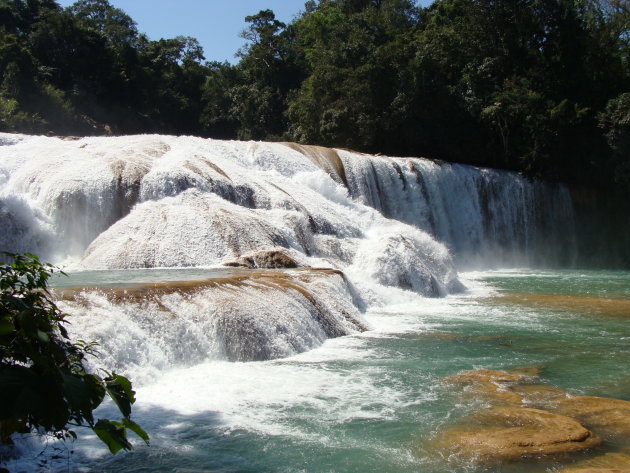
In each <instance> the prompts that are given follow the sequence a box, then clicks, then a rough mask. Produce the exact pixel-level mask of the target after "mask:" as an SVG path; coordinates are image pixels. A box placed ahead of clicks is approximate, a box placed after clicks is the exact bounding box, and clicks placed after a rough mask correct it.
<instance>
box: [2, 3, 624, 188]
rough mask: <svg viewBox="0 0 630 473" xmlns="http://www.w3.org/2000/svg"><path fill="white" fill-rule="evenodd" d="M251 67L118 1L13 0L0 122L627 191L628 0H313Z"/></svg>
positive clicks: (241, 54) (268, 17) (261, 33)
mask: <svg viewBox="0 0 630 473" xmlns="http://www.w3.org/2000/svg"><path fill="white" fill-rule="evenodd" d="M246 21H247V24H248V27H247V28H246V29H245V30H244V31H243V32H242V33H241V34H242V36H243V37H244V38H245V39H246V40H247V43H246V46H245V47H244V48H243V49H242V50H240V51H238V53H237V56H238V58H239V60H238V63H236V64H234V65H231V64H229V63H219V62H206V60H205V58H204V55H203V50H202V48H201V46H200V45H199V43H198V42H197V40H195V39H194V38H191V37H176V38H170V39H159V40H151V39H149V38H148V37H147V36H146V35H145V34H142V33H140V32H139V31H138V29H137V27H136V23H135V22H134V21H133V19H132V18H130V17H129V16H128V15H127V14H126V13H125V12H123V11H122V10H120V9H117V8H114V7H113V6H112V5H110V4H109V2H108V1H107V0H79V1H77V2H76V3H75V4H73V5H72V6H70V7H68V8H62V7H60V6H59V5H58V4H57V3H56V2H55V1H54V0H0V71H1V73H2V76H1V80H0V130H1V131H19V132H28V133H51V134H59V135H68V134H77V135H79V134H80V135H85V134H128V133H145V132H156V133H170V134H192V135H199V136H206V137H214V138H236V139H256V140H291V141H298V142H303V143H310V144H320V145H326V146H336V147H346V148H352V149H355V150H359V151H365V152H371V153H383V154H388V155H398V156H401V155H409V156H411V155H413V156H427V157H431V158H435V159H442V160H448V161H456V162H464V163H469V164H477V165H485V166H492V167H501V168H507V169H514V170H519V171H523V172H526V173H528V174H529V175H534V176H543V177H545V178H548V179H560V180H562V181H565V182H568V183H569V184H571V185H572V186H577V187H579V186H588V187H593V186H596V187H606V188H612V187H614V188H616V189H617V190H618V191H619V192H623V193H627V192H628V190H629V189H630V56H629V53H630V4H629V3H628V1H627V0H436V1H435V2H434V3H433V4H432V5H431V6H429V7H428V8H421V7H418V6H417V5H416V4H415V3H414V1H412V0H319V1H315V0H310V1H308V2H306V4H305V5H304V9H303V11H302V12H301V13H300V14H299V15H297V16H296V17H295V18H294V19H293V21H292V22H291V23H290V24H284V23H282V22H280V21H278V20H277V19H276V18H275V15H274V13H273V12H272V11H270V10H263V11H260V12H258V13H257V14H254V15H252V16H249V17H247V18H246Z"/></svg>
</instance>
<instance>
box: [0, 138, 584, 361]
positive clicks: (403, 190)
mask: <svg viewBox="0 0 630 473" xmlns="http://www.w3.org/2000/svg"><path fill="white" fill-rule="evenodd" d="M572 225H573V220H572V213H571V202H570V198H569V196H568V192H567V191H566V190H565V189H564V188H562V187H560V186H554V185H550V184H545V183H540V182H531V181H528V180H526V179H525V178H523V177H522V176H519V175H517V174H515V173H510V172H504V171H496V170H490V169H481V168H474V167H470V166H463V165H451V164H438V163H435V162H433V161H429V160H426V159H418V158H386V157H377V156H369V155H363V154H360V153H353V152H350V151H343V150H333V149H327V148H320V147H314V146H301V145H296V144H293V143H256V142H227V141H217V140H210V139H201V138H194V137H173V136H157V135H142V136H126V137H115V138H102V137H101V138H80V139H61V138H49V137H31V136H22V135H9V134H0V228H1V232H0V251H10V252H25V251H29V252H33V253H37V254H39V255H41V257H42V259H43V260H45V261H51V262H53V263H55V264H59V265H62V266H64V268H65V269H67V270H69V271H81V270H116V269H138V268H182V267H207V268H218V267H222V264H224V263H226V262H228V261H231V260H234V259H235V258H238V257H240V256H243V255H246V254H252V253H254V252H258V251H263V250H282V251H283V252H285V253H286V254H287V255H289V256H290V257H291V258H293V259H294V260H295V261H296V262H297V264H298V265H299V266H302V267H304V269H297V270H291V271H285V272H278V271H276V272H270V271H266V272H260V273H258V274H254V273H251V275H250V276H243V275H240V274H239V273H238V272H236V273H230V274H228V275H227V276H226V275H224V274H223V275H222V276H221V281H220V282H218V281H217V280H216V278H214V279H213V277H211V276H205V277H203V278H202V279H203V281H204V282H196V283H195V284H196V285H191V284H187V285H186V284H184V285H183V284H179V283H172V284H170V285H167V286H159V287H158V286H155V285H154V286H151V287H150V288H147V287H146V285H145V286H142V285H140V286H136V287H131V288H127V289H125V290H124V291H122V292H121V291H113V290H103V289H94V288H93V289H81V290H74V291H66V292H65V293H64V294H65V295H64V296H63V297H64V298H65V302H64V304H66V305H67V310H68V311H69V312H72V313H78V314H80V315H84V316H85V317H84V318H89V314H99V317H98V320H99V323H98V324H95V323H93V322H92V323H90V322H86V323H85V324H83V323H81V324H78V325H80V327H79V329H80V328H81V327H89V331H90V333H91V334H92V335H93V338H96V339H97V340H99V342H100V343H101V344H103V343H109V344H110V345H111V346H109V345H108V346H107V348H108V352H109V353H114V355H113V357H114V359H112V360H110V361H111V363H114V364H119V365H121V368H122V369H123V370H124V369H125V367H128V366H131V365H141V364H146V363H147V360H152V361H151V363H154V364H155V368H156V369H162V368H163V367H164V366H170V365H177V364H179V363H183V362H186V363H193V364H194V363H195V362H196V361H198V360H203V359H206V358H215V359H216V358H227V359H230V360H258V359H268V358H278V357H284V356H288V355H291V354H294V353H298V352H301V351H305V350H308V349H309V348H312V347H315V346H317V345H319V344H321V343H322V342H323V341H324V340H325V339H326V338H329V337H335V336H339V335H345V334H349V333H352V332H353V331H357V330H364V329H365V328H368V327H367V326H366V324H365V322H364V321H363V320H362V316H361V311H362V310H364V309H365V308H366V307H367V306H370V305H372V306H373V305H378V304H382V303H384V302H383V301H384V300H386V299H387V298H388V297H390V296H391V294H393V293H396V294H397V293H404V292H405V291H411V292H415V293H418V294H421V295H424V296H445V295H447V294H449V293H453V292H459V291H462V290H463V286H462V284H461V283H460V282H459V281H458V279H457V272H456V270H455V264H454V263H453V260H455V262H456V264H457V265H460V266H467V267H470V266H471V265H483V266H485V267H488V266H505V265H512V266H513V265H518V264H531V263H536V262H541V261H544V262H546V263H554V262H561V261H567V260H570V259H571V257H572V256H573V253H574V251H575V250H574V244H573V243H572V237H573V231H572ZM451 255H453V256H451ZM307 268H330V269H331V271H329V272H327V273H326V272H324V273H322V272H321V271H320V272H317V274H314V273H313V270H309V269H307ZM278 274H281V275H278ZM243 278H245V279H247V281H246V282H244V279H243ZM134 291H136V292H134ZM147 291H148V292H147ZM122 293H124V294H125V295H124V296H121V294H122ZM133 294H139V296H136V297H134V296H133ZM120 324H124V325H125V326H126V327H128V329H127V331H126V335H127V339H125V340H119V341H118V342H116V341H111V342H105V340H108V336H109V335H108V333H109V334H111V333H112V332H114V331H115V327H117V326H120ZM166 327H170V328H168V330H167V329H166ZM182 340H186V342H185V343H184V344H183V345H182ZM116 343H119V345H120V346H116V345H115V344H116ZM125 344H126V345H125ZM129 345H132V346H133V347H134V352H133V355H132V354H130V352H129V350H128V349H126V348H124V346H129ZM157 353H159V355H157ZM178 353H179V354H178ZM182 353H183V354H182Z"/></svg>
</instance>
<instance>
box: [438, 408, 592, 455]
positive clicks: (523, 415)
mask: <svg viewBox="0 0 630 473" xmlns="http://www.w3.org/2000/svg"><path fill="white" fill-rule="evenodd" d="M440 442H441V443H443V445H446V446H447V449H448V450H450V451H452V452H453V453H455V454H456V455H457V456H460V457H465V458H468V459H472V460H476V461H480V462H487V461H490V462H492V461H510V460H519V459H527V458H534V457H540V456H548V455H564V454H570V453H576V452H581V451H584V450H586V449H589V448H592V447H595V446H597V445H599V444H600V443H601V440H600V439H599V437H598V436H597V435H595V434H594V433H593V432H591V431H590V430H588V429H587V428H585V427H583V426H582V425H581V424H580V423H579V422H577V421H575V420H574V419H571V418H569V417H566V416H562V415H559V414H554V413H551V412H547V411H543V410H540V409H530V408H513V407H497V408H493V409H487V410H485V411H482V412H480V413H479V414H476V415H475V416H473V417H472V418H470V419H467V422H466V425H465V426H462V427H454V428H452V429H450V430H448V431H446V432H445V433H444V434H443V436H442V438H441V439H440Z"/></svg>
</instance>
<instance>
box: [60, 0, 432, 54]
mask: <svg viewBox="0 0 630 473" xmlns="http://www.w3.org/2000/svg"><path fill="white" fill-rule="evenodd" d="M57 1H58V3H60V4H61V5H62V6H68V5H72V4H73V3H74V1H75V0H57ZM109 2H110V3H111V4H112V5H114V6H115V7H117V8H120V9H121V10H123V11H125V12H126V13H127V14H128V15H129V16H130V17H131V18H133V19H134V20H135V21H136V23H138V30H139V31H140V32H142V33H146V34H147V35H148V36H149V38H150V39H153V40H156V39H160V38H172V37H174V36H179V35H182V36H193V37H194V38H197V39H198V40H199V42H200V43H201V45H202V46H203V50H204V53H205V56H206V59H207V60H208V61H224V60H227V61H229V62H231V63H234V62H236V60H235V58H234V54H235V53H236V51H237V50H238V49H239V48H240V47H241V46H243V43H244V41H243V40H242V39H241V38H240V37H239V33H240V32H241V31H242V30H243V29H244V28H245V27H246V23H245V20H244V19H245V17H246V16H247V15H254V14H256V13H258V12H259V11H260V10H264V9H267V8H269V9H271V10H273V11H274V13H275V14H276V18H278V19H279V20H280V21H283V22H285V23H288V22H290V21H291V20H292V19H293V17H295V15H297V14H298V13H299V12H300V11H302V10H303V7H304V3H305V0H232V1H225V0H109ZM419 3H420V4H422V5H427V4H429V3H431V1H430V0H422V1H420V2H419Z"/></svg>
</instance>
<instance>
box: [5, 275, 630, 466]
mask: <svg viewBox="0 0 630 473" xmlns="http://www.w3.org/2000/svg"><path fill="white" fill-rule="evenodd" d="M195 271H203V270H195ZM124 274H125V275H126V276H125V277H126V278H128V279H127V280H125V281H126V283H129V282H147V281H148V280H147V274H148V275H151V274H155V273H151V272H149V273H147V274H145V275H143V273H142V272H137V273H134V272H127V273H124ZM189 275H190V277H200V276H202V275H201V273H195V274H193V273H189ZM100 276H106V273H101V274H100ZM110 276H111V274H110ZM93 277H94V274H89V275H86V274H85V273H84V274H83V275H82V276H80V277H79V279H80V280H82V281H83V282H84V283H85V284H93V283H94V281H92V280H91V278H93ZM168 277H169V276H167V278H168ZM170 277H171V278H175V275H171V276H170ZM202 277H205V275H203V276H202ZM75 278H76V276H75ZM115 278H116V279H118V280H120V278H121V275H120V274H118V275H115ZM105 279H107V278H106V277H105ZM175 279H179V280H181V279H182V275H181V274H179V275H178V277H177V278H175ZM462 279H463V280H464V282H465V283H466V285H467V286H468V287H469V288H470V291H469V292H468V293H467V294H464V295H459V296H449V297H447V298H443V299H426V298H419V297H416V296H413V295H409V297H408V298H405V297H404V296H399V297H398V299H399V300H398V301H393V302H392V304H390V305H388V306H386V307H382V308H380V309H372V310H371V311H370V312H368V313H367V314H366V316H365V318H366V319H367V321H368V322H369V323H370V325H371V327H372V330H371V331H368V332H366V333H363V334H360V335H356V336H348V337H342V338H337V339H332V340H329V341H327V342H326V343H324V345H323V346H321V347H320V348H317V349H314V350H311V351H309V352H306V353H302V354H300V355H297V356H293V357H291V358H285V359H280V360H274V361H266V362H249V363H230V362H225V361H208V362H205V363H202V364H197V365H195V366H190V367H187V368H179V369H172V370H165V371H163V372H161V373H160V374H159V375H158V376H156V377H155V378H154V379H152V380H148V381H146V382H144V383H141V385H137V386H136V387H137V399H138V400H137V403H136V405H135V406H134V413H133V416H134V420H136V421H137V422H138V423H139V424H141V425H142V426H143V427H144V428H145V429H146V430H147V431H148V432H149V434H150V436H151V446H150V447H146V446H144V445H142V444H141V443H139V442H138V443H137V445H136V448H135V450H134V451H133V452H130V453H123V454H118V455H116V456H110V455H109V454H108V453H107V452H106V451H105V449H103V448H102V447H101V445H100V444H99V442H98V441H97V440H96V439H95V438H94V437H93V436H92V435H91V434H90V433H89V432H88V431H79V435H80V440H79V441H77V442H76V443H75V444H73V445H67V449H65V450H64V449H62V451H61V453H60V455H61V459H58V460H52V461H51V460H50V455H52V454H53V453H55V452H54V451H53V448H52V445H51V446H49V447H48V448H47V449H46V451H45V453H44V454H43V455H42V456H39V457H35V453H36V452H38V451H39V450H41V449H34V448H33V445H28V446H26V447H25V450H26V453H25V455H24V456H23V457H22V458H21V459H19V460H17V461H16V462H11V463H10V464H9V467H10V470H11V471H15V472H17V471H38V470H37V468H36V466H35V465H36V464H37V462H38V461H39V460H42V459H46V458H47V459H48V463H47V464H46V466H45V467H42V468H41V469H40V470H39V471H48V470H52V471H57V470H59V471H108V472H166V471H172V472H209V471H213V472H215V471H216V472H252V473H254V472H309V473H310V472H322V473H323V472H391V473H396V472H401V473H402V472H405V473H406V472H423V473H442V472H458V471H461V472H471V473H472V472H481V471H491V472H510V473H512V472H519V473H525V472H532V473H533V472H541V471H556V470H554V468H555V469H557V468H559V467H560V466H561V465H562V463H554V462H545V463H542V464H540V463H516V464H510V465H504V466H496V465H495V466H492V467H483V466H479V465H477V466H475V465H471V464H456V463H450V462H449V461H448V460H447V459H445V458H443V456H442V455H441V454H440V453H439V452H438V451H436V450H435V449H434V448H432V443H431V440H432V438H433V437H434V436H435V435H436V433H437V432H439V431H440V430H441V429H443V428H445V427H446V426H448V425H450V424H452V423H454V422H455V421H457V420H458V419H461V418H462V417H464V416H466V415H467V414H470V413H471V412H473V411H475V410H476V409H479V408H480V407H481V406H483V405H484V400H483V399H478V400H477V401H474V402H470V399H468V400H466V401H464V400H463V398H462V397H461V396H459V395H458V393H457V392H455V391H454V390H453V388H452V386H450V387H449V386H447V385H446V384H445V383H444V382H443V380H444V378H445V377H446V376H448V375H451V374H454V373H457V372H459V371H462V370H469V369H476V368H490V369H500V370H502V369H509V368H516V367H527V366H534V365H536V366H544V371H543V372H542V379H541V381H542V382H543V383H545V384H547V385H550V386H556V387H560V388H563V389H566V390H568V391H570V392H572V393H575V394H584V395H595V396H606V397H615V398H619V399H625V400H630V370H629V369H628V367H629V366H630V326H629V325H628V318H629V317H630V313H629V312H628V311H627V308H628V303H629V302H630V272H604V271H600V272H595V271H531V270H523V271H519V270H513V271H505V272H479V273H468V274H464V275H463V278H462ZM70 282H72V284H69V285H74V281H70ZM102 283H103V280H101V281H100V284H102ZM121 330H124V327H121ZM128 374H129V375H130V376H131V377H132V378H133V377H134V376H136V377H139V378H140V379H143V377H142V372H141V368H140V369H139V368H135V372H130V373H128ZM99 414H100V415H101V416H108V415H109V416H114V415H115V412H114V411H113V410H112V409H111V407H104V408H102V409H100V410H99ZM628 446H630V439H614V441H609V442H606V443H605V444H604V445H603V446H602V447H601V448H600V449H599V450H598V452H603V451H611V450H612V451H614V450H618V449H621V448H627V447H628ZM42 448H43V447H42ZM69 450H73V452H74V453H72V454H70V453H69ZM34 452H35V453H34ZM594 453H597V452H594ZM565 463H566V461H565ZM51 465H52V466H51Z"/></svg>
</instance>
